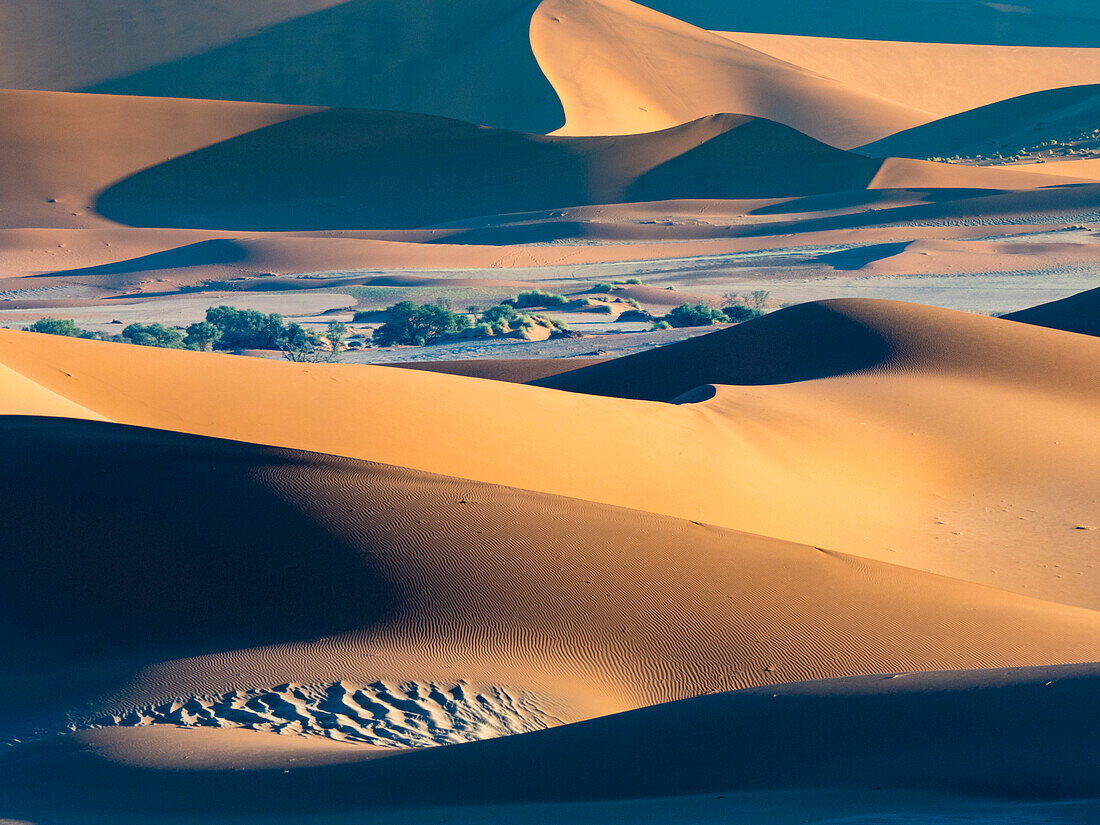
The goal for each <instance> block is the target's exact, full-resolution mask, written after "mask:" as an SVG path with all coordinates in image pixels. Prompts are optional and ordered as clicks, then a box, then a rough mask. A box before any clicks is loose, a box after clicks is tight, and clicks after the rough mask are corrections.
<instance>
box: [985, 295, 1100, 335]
mask: <svg viewBox="0 0 1100 825" xmlns="http://www.w3.org/2000/svg"><path fill="white" fill-rule="evenodd" d="M1001 317H1002V318H1007V319H1009V320H1012V321H1020V322H1022V323H1024V324H1035V325H1036V326H1040V327H1050V328H1051V329H1064V330H1066V331H1067V332H1079V333H1081V334H1082V335H1100V288H1097V289H1090V290H1089V291H1088V292H1079V293H1077V294H1076V295H1071V296H1070V297H1068V298H1063V299H1062V300H1060V301H1051V302H1050V303H1049V304H1040V305H1039V306H1036V307H1028V308H1027V309H1021V310H1020V311H1018V312H1009V313H1008V314H1006V315H1002V316H1001Z"/></svg>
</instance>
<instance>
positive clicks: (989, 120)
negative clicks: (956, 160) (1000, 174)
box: [858, 84, 1100, 157]
mask: <svg viewBox="0 0 1100 825" xmlns="http://www.w3.org/2000/svg"><path fill="white" fill-rule="evenodd" d="M1097 123H1100V84H1093V85H1087V86H1072V87H1069V88H1065V89H1046V90H1044V91H1041V92H1032V93H1031V94H1027V95H1022V96H1020V97H1015V98H1011V99H1008V100H999V101H997V102H996V103H990V104H988V105H986V106H981V107H979V108H977V109H973V110H971V111H968V112H962V113H960V114H957V115H952V116H951V117H946V118H943V119H941V120H937V121H934V122H932V123H928V124H925V125H924V126H918V127H915V128H913V129H907V130H905V131H902V132H899V133H898V134H895V135H891V136H890V137H887V138H883V139H882V140H877V141H874V142H873V143H869V144H867V145H866V146H861V147H859V149H858V151H859V152H860V153H862V154H866V155H871V156H873V157H887V156H890V155H894V156H901V157H932V156H954V155H962V156H964V157H967V156H972V155H978V156H987V157H988V156H992V155H994V154H998V155H999V154H1002V153H1003V154H1004V155H1005V156H1011V155H1013V154H1015V153H1016V151H1017V150H1018V149H1020V148H1025V149H1033V148H1035V147H1036V146H1038V144H1040V143H1041V142H1042V141H1044V140H1048V139H1057V140H1065V138H1066V136H1067V135H1070V134H1074V133H1080V132H1082V131H1085V132H1091V131H1092V130H1093V129H1094V128H1096V124H1097Z"/></svg>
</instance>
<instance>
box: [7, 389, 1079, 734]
mask: <svg viewBox="0 0 1100 825" xmlns="http://www.w3.org/2000/svg"><path fill="white" fill-rule="evenodd" d="M386 372H387V373H390V372H392V373H399V372H401V371H398V370H394V371H386ZM413 377H417V378H423V377H424V375H423V374H419V375H416V376H413ZM2 424H3V438H4V449H5V454H6V455H8V456H9V457H10V458H11V461H12V463H11V470H10V471H9V477H10V479H11V481H12V492H11V493H10V494H9V495H8V496H6V497H5V500H4V502H3V503H2V505H0V506H2V507H3V509H4V513H5V523H9V524H12V525H13V530H14V532H12V533H9V535H10V536H11V538H12V542H11V545H10V548H9V551H8V564H9V565H10V567H11V569H12V570H17V571H18V576H10V577H7V578H6V579H5V584H4V591H3V598H2V599H0V605H2V606H3V607H2V610H3V615H4V622H3V628H4V629H3V635H2V637H0V644H2V646H3V649H4V653H5V660H6V661H18V662H20V663H21V664H20V670H21V671H22V673H23V677H22V679H21V680H20V681H19V682H18V683H13V682H11V681H10V680H6V682H5V685H4V691H5V693H4V703H5V707H7V708H9V709H16V710H18V711H20V712H19V713H17V714H15V715H14V716H13V717H12V718H15V719H19V718H30V719H40V720H42V722H41V723H40V724H47V723H48V722H49V721H50V720H57V719H59V718H62V716H61V714H63V713H65V712H66V711H67V715H66V716H65V717H64V718H67V720H68V722H69V724H71V725H74V726H75V727H76V728H78V729H84V728H88V727H100V726H104V725H106V726H108V727H116V726H121V727H133V726H147V725H157V724H173V723H174V724H185V725H190V726H210V725H216V724H222V725H227V726H230V727H240V728H244V729H250V730H260V731H269V732H273V731H278V730H282V729H284V727H285V726H289V728H288V730H289V732H301V733H305V734H312V735H316V736H326V737H328V738H332V739H336V740H338V741H347V742H359V743H365V744H370V745H373V746H375V747H381V748H391V749H392V748H395V747H396V748H408V747H423V746H426V745H436V744H447V743H455V742H462V741H475V740H478V739H485V738H494V737H496V736H500V735H507V734H509V733H519V732H523V731H527V730H539V729H544V728H547V727H555V726H557V725H560V724H562V723H566V722H571V721H575V720H578V719H584V718H588V717H590V716H595V715H602V714H606V713H608V712H614V711H618V710H625V709H629V708H634V707H639V706H642V705H650V704H653V703H655V702H661V701H667V700H672V699H679V698H686V697H690V696H696V695H699V694H702V693H708V692H716V691H724V690H730V689H733V688H742V687H751V686H756V685H762V684H775V683H778V682H790V681H800V680H804V679H814V678H827V677H835V676H845V675H855V674H860V673H889V672H897V671H912V670H935V669H957V668H974V667H999V666H1020V665H1034V664H1049V663H1062V662H1067V663H1068V662H1076V661H1081V660H1087V659H1091V658H1095V657H1096V654H1097V652H1098V648H1097V643H1098V642H1097V639H1098V638H1100V615H1098V614H1097V613H1096V612H1095V611H1092V610H1086V609H1082V608H1074V607H1068V606H1062V605H1056V604H1053V603H1048V602H1042V601H1039V600H1036V599H1031V598H1028V597H1025V596H1020V595H1015V594H1009V593H1005V592H1003V591H998V590H994V589H991V588H987V587H982V586H979V585H974V584H970V583H966V582H960V581H957V580H952V579H948V578H944V577H940V576H935V575H932V574H929V573H924V572H920V571H915V570H910V569H906V568H903V567H898V566H894V565H888V564H882V563H880V562H872V561H868V560H866V559H860V558H857V557H852V556H846V555H844V554H838V553H833V552H827V551H822V550H819V549H816V548H812V547H806V546H798V545H791V544H789V543H785V542H782V541H777V540H773V539H764V538H761V537H757V536H752V535H747V534H743V533H737V532H733V531H729V530H722V529H718V528H713V527H706V526H703V525H700V524H698V523H695V522H691V521H685V520H677V519H669V518H664V517H660V516H655V515H649V514H645V513H639V512H636V511H627V510H620V509H617V508H611V507H607V506H603V505H597V504H591V503H586V502H581V501H577V500H575V499H565V498H558V497H554V496H547V495H544V494H538V493H531V492H524V491H520V490H515V489H508V488H501V487H496V486H492V485H485V484H479V483H476V482H469V481H463V480H460V479H454V478H444V477H439V476H432V475H429V474H424V473H417V472H413V471H409V470H405V469H401V468H394V467H387V466H382V465H377V464H370V463H365V462H360V461H354V460H348V459H340V458H336V457H333V456H322V455H313V454H304V453H295V452H290V451H285V450H275V449H271V448H262V447H257V446H254V445H247V444H239V443H231V442H220V441H217V440H211V439H202V438H196V437H193V436H183V435H179V434H173V433H167V432H158V431H152V430H143V429H137V428H132V427H126V426H120V425H116V424H107V423H100V422H79V421H73V420H71V419H53V420H50V419H41V418H20V417H8V418H5V419H4V420H3V422H2ZM61 456H64V460H65V467H66V473H65V475H64V476H63V477H61V478H57V474H56V471H55V468H56V467H57V466H58V459H59V458H60V457H61ZM93 480H94V482H93ZM44 496H45V497H49V498H51V499H52V498H55V497H60V498H61V499H62V500H64V501H66V502H68V504H67V514H68V515H67V518H66V519H65V520H63V521H61V520H59V521H56V522H54V523H53V524H52V525H43V524H41V523H30V522H28V521H27V520H25V519H24V520H20V519H19V518H18V517H17V515H18V514H19V513H22V512H28V511H30V510H33V509H35V508H41V507H43V506H44V504H45V502H44V501H43V497H44ZM117 502H126V506H125V508H118V507H116V506H115V503H117ZM196 512H201V513H203V514H204V515H203V519H202V520H201V521H200V522H199V523H194V521H193V517H192V515H191V514H192V513H196ZM107 513H110V516H109V517H107V516H106V514H107ZM105 545H109V546H110V547H111V548H112V552H111V553H110V555H109V556H104V555H103V554H102V553H101V552H99V551H98V548H102V547H104V546H105ZM258 548H262V551H258ZM688 559H690V561H689V560H688ZM214 570H216V571H218V572H217V575H210V574H209V573H210V572H211V571H214ZM793 571H797V575H792V573H793ZM59 572H60V575H59ZM242 583H247V584H248V586H247V587H246V588H242V587H241V584H242ZM242 591H245V592H242ZM822 593H827V594H828V598H826V599H822V598H820V595H821V594H822ZM196 604H202V605H203V606H204V608H203V610H202V611H195V610H194V605H196ZM50 605H52V606H53V609H52V610H50V609H48V608H49V606H50ZM135 615H141V616H142V622H141V626H140V627H138V628H134V627H132V624H133V617H134V616H135ZM811 628H812V634H813V642H812V644H808V643H807V638H808V636H807V633H808V632H809V631H810V629H811ZM59 673H65V674H66V679H65V684H64V685H63V686H61V687H59V688H52V689H43V688H41V687H40V688H38V689H35V686H36V685H48V684H49V683H50V682H51V681H53V680H56V678H57V675H58V674H59ZM105 685H106V687H105ZM412 704H415V705H417V706H422V709H420V710H418V709H416V708H413V707H410V705H412ZM294 707H296V708H297V709H296V710H294V709H293V708H294ZM433 708H434V709H433ZM333 714H335V718H332V717H333ZM403 714H408V715H407V716H406V715H403ZM422 716H427V717H428V718H429V719H431V720H432V724H430V725H428V726H424V725H423V724H421V723H419V722H418V720H419V719H420V718H421V717H422ZM326 719H327V720H328V721H327V722H326ZM54 724H56V721H55V722H54ZM4 733H5V735H6V736H15V737H17V738H25V737H27V736H29V735H30V731H26V730H22V731H21V730H19V729H18V728H15V729H11V728H9V729H7V730H5V732H4Z"/></svg>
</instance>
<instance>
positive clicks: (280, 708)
mask: <svg viewBox="0 0 1100 825" xmlns="http://www.w3.org/2000/svg"><path fill="white" fill-rule="evenodd" d="M561 723H562V720H560V719H557V718H556V717H554V716H551V715H550V714H548V713H546V712H544V711H543V710H541V709H540V708H539V707H538V704H537V701H536V699H535V697H534V696H532V695H530V694H519V695H516V696H513V695H511V694H509V693H508V692H507V691H505V690H504V689H502V688H499V687H491V688H487V689H485V690H483V691H480V692H478V691H474V690H472V689H471V688H470V686H469V685H467V684H466V683H465V682H463V681H459V682H457V683H454V684H451V685H441V684H436V683H434V682H428V683H416V682H405V683H402V684H387V683H386V682H372V683H370V684H368V685H361V686H356V685H349V684H345V683H344V682H336V683H334V684H328V685H294V684H285V685H281V686H279V687H275V688H270V689H259V690H249V691H233V692H230V693H225V694H222V695H220V696H207V697H198V696H196V697H191V698H189V699H186V700H175V701H172V702H168V703H165V704H162V705H157V706H155V707H147V708H142V709H139V710H134V711H130V712H129V713H126V714H123V715H120V716H109V717H104V718H100V719H97V720H95V722H93V724H92V727H116V726H125V727H141V726H146V725H157V724H170V725H180V726H184V727H218V728H247V729H249V730H258V731H268V732H273V733H287V734H302V735H313V736H324V737H326V738H328V739H336V740H339V741H344V742H357V743H362V744H366V745H373V746H375V747H386V748H421V747H431V746H433V745H449V744H458V743H460V742H473V741H476V740H480V739H494V738H496V737H498V736H508V735H511V734H513V733H526V732H529V731H535V730H544V729H546V728H549V727H553V726H555V725H559V724H561Z"/></svg>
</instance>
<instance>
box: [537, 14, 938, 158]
mask: <svg viewBox="0 0 1100 825" xmlns="http://www.w3.org/2000/svg"><path fill="white" fill-rule="evenodd" d="M531 44H532V47H533V49H534V52H535V56H536V58H538V61H539V65H540V66H541V67H542V70H543V72H544V73H545V74H546V76H547V77H548V78H549V79H550V83H551V84H552V85H553V87H554V89H555V91H557V93H558V96H559V97H560V98H561V100H562V105H563V106H564V108H565V126H564V128H563V129H562V130H561V132H560V133H561V134H568V135H608V134H626V133H633V132H651V131H655V130H658V129H666V128H668V127H670V126H676V125H679V124H681V123H685V122H688V121H691V120H696V119H697V118H700V117H704V116H706V115H712V114H716V113H718V112H738V113H741V114H746V115H753V116H756V117H764V118H768V119H769V120H775V121H778V122H780V123H784V124H786V125H788V126H792V127H794V128H796V129H798V130H799V131H802V132H805V133H806V134H809V135H811V136H813V137H815V138H817V139H819V140H822V141H824V142H826V143H829V144H832V145H834V146H839V147H842V148H850V147H853V146H858V145H860V144H863V143H867V142H869V141H870V140H872V139H874V138H875V137H884V136H886V135H888V134H892V133H894V132H897V131H900V130H902V129H905V128H908V127H910V126H915V125H917V124H918V123H923V122H924V121H926V120H928V119H929V115H928V114H927V113H925V112H921V111H918V110H915V109H910V108H907V107H905V106H902V105H901V104H897V103H893V102H891V101H889V100H886V99H885V98H881V97H878V96H875V95H871V94H867V93H865V92H862V91H858V90H855V89H852V88H851V87H848V86H846V85H844V84H842V83H839V82H837V81H835V80H832V79H830V78H826V77H824V76H822V75H819V74H815V73H813V72H809V71H806V70H804V69H802V68H800V67H798V66H795V65H792V64H789V63H785V62H783V61H780V60H777V59H775V58H773V57H771V56H769V55H766V54H763V53H762V52H758V51H756V50H754V49H751V48H749V47H747V46H742V45H740V44H737V43H733V42H731V41H729V40H727V39H725V38H723V37H721V36H719V35H715V34H712V33H710V32H708V31H705V30H703V29H699V28H696V27H694V26H691V25H688V24H686V23H683V22H681V21H679V20H677V19H675V18H673V17H668V16H666V15H663V14H659V13H657V12H654V11H652V10H650V9H647V8H645V7H644V6H640V5H638V4H636V3H632V2H629V0H546V1H545V2H543V3H542V4H541V5H540V6H539V8H538V10H537V11H536V12H535V16H534V18H533V19H532V21H531ZM871 136H874V137H871Z"/></svg>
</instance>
